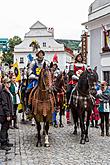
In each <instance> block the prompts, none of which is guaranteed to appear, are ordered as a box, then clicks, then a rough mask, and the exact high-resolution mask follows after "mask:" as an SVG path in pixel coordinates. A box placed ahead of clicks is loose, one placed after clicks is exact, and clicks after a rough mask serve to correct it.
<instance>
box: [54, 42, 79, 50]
mask: <svg viewBox="0 0 110 165" xmlns="http://www.w3.org/2000/svg"><path fill="white" fill-rule="evenodd" d="M55 40H56V41H57V42H58V43H61V44H64V46H65V47H67V48H70V49H71V50H73V51H74V50H79V49H80V43H81V41H80V40H68V39H55Z"/></svg>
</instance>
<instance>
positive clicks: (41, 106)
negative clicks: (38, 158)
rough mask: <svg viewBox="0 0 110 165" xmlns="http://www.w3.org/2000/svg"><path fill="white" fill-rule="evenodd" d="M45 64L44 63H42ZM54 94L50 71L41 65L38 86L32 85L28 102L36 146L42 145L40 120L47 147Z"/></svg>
mask: <svg viewBox="0 0 110 165" xmlns="http://www.w3.org/2000/svg"><path fill="white" fill-rule="evenodd" d="M44 63H45V62H44ZM44 65H45V64H44ZM54 102H55V98H54V94H53V91H52V79H51V72H50V70H49V68H48V67H46V65H45V67H44V66H43V68H42V69H41V72H40V76H39V81H38V86H37V87H34V88H33V89H32V91H31V93H30V95H29V101H28V103H29V104H31V107H32V112H31V113H32V115H33V117H34V119H35V122H36V125H37V132H38V137H37V143H36V147H38V146H42V142H41V134H40V130H41V122H43V123H44V130H43V134H45V144H44V146H45V147H49V146H50V144H49V140H48V131H49V124H50V122H52V113H53V111H54Z"/></svg>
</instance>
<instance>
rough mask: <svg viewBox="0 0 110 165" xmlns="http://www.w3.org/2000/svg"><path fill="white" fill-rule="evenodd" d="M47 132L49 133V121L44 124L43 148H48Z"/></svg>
mask: <svg viewBox="0 0 110 165" xmlns="http://www.w3.org/2000/svg"><path fill="white" fill-rule="evenodd" d="M48 131H49V121H47V122H46V123H45V144H44V146H45V147H50V144H49V140H48V139H49V138H48Z"/></svg>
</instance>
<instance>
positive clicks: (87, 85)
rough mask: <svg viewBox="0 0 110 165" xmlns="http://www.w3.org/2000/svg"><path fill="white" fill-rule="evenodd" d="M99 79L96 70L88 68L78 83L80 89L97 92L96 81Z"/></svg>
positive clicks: (86, 91)
mask: <svg viewBox="0 0 110 165" xmlns="http://www.w3.org/2000/svg"><path fill="white" fill-rule="evenodd" d="M97 81H98V74H97V72H96V70H92V69H91V68H87V69H86V70H85V71H84V72H83V73H82V74H81V76H80V78H79V81H78V85H79V89H80V90H82V91H83V92H84V93H88V94H89V93H90V94H92V95H95V94H96V83H97Z"/></svg>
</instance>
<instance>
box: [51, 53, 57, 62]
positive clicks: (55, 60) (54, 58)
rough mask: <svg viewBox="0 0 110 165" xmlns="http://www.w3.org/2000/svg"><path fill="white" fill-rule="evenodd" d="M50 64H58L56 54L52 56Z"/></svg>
mask: <svg viewBox="0 0 110 165" xmlns="http://www.w3.org/2000/svg"><path fill="white" fill-rule="evenodd" d="M52 62H53V64H58V56H57V53H55V54H54V56H53V60H52Z"/></svg>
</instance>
